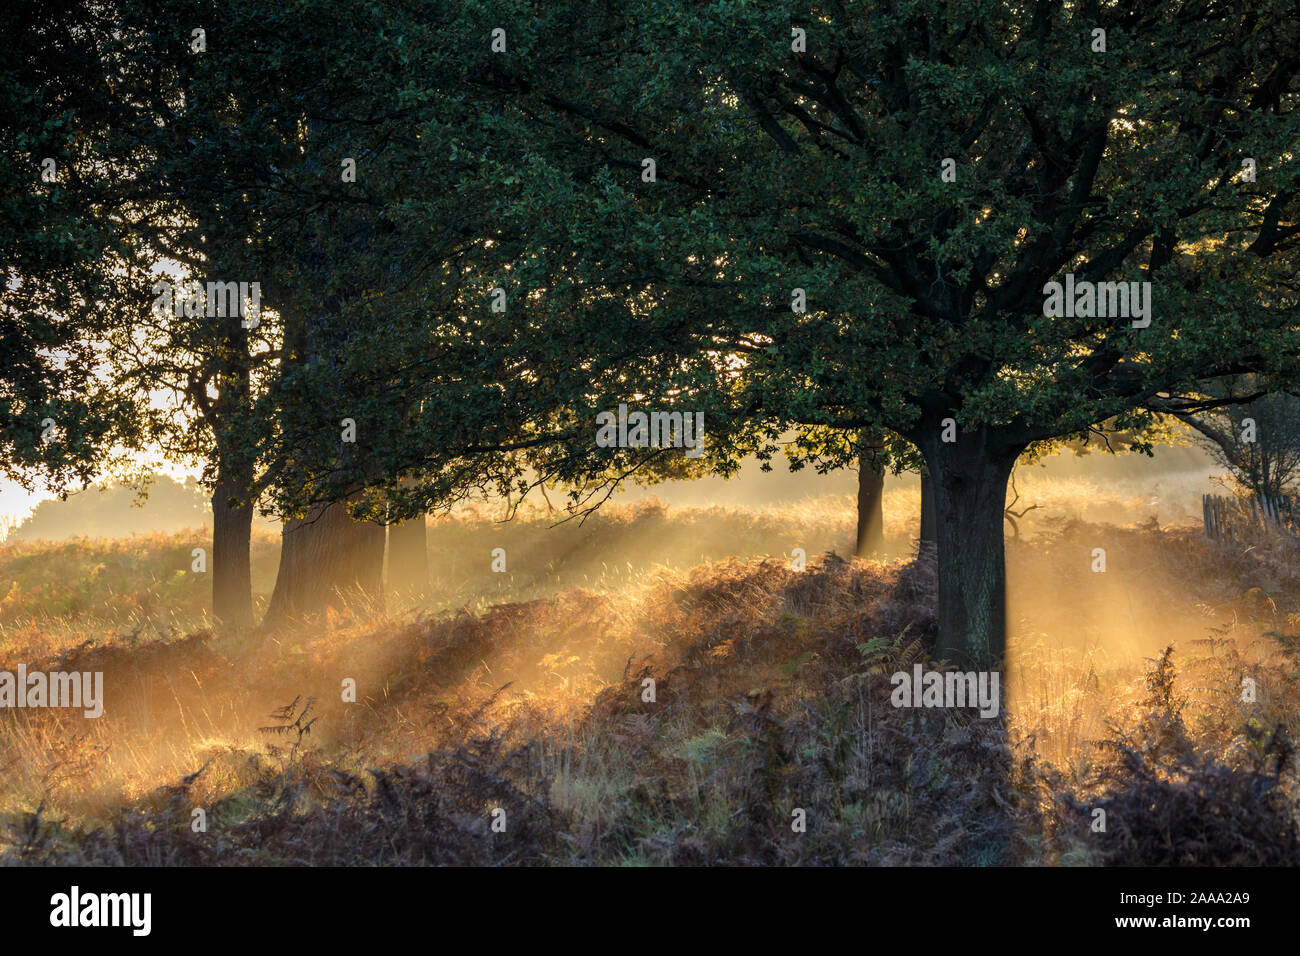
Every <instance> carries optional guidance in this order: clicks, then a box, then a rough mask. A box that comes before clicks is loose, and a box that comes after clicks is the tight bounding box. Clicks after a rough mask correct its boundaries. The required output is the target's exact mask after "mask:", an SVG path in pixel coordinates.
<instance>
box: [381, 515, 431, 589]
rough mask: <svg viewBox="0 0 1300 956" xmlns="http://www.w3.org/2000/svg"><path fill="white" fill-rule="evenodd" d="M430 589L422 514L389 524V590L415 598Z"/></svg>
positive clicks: (427, 551)
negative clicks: (408, 519)
mask: <svg viewBox="0 0 1300 956" xmlns="http://www.w3.org/2000/svg"><path fill="white" fill-rule="evenodd" d="M428 590H429V546H428V541H427V538H426V532H425V525H424V515H420V516H419V517H417V518H413V519H411V520H410V521H399V522H397V523H395V524H391V525H389V526H388V593H389V594H391V595H395V596H396V595H401V597H402V598H404V599H407V600H414V601H418V600H420V599H422V598H423V597H424V596H425V594H426V593H427V592H428Z"/></svg>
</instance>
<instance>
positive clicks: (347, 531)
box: [264, 502, 384, 625]
mask: <svg viewBox="0 0 1300 956" xmlns="http://www.w3.org/2000/svg"><path fill="white" fill-rule="evenodd" d="M383 563H384V528H383V526H382V525H379V524H375V523H374V522H370V521H356V520H354V519H353V518H352V517H351V516H350V515H348V513H347V503H346V502H334V503H331V504H328V505H323V506H318V507H316V508H314V509H312V511H311V513H310V514H308V516H307V517H306V518H292V519H290V520H289V521H288V522H286V523H285V525H284V528H283V530H282V531H281V548H280V568H279V571H278V572H277V573H276V577H275V591H274V593H272V595H271V603H270V606H269V607H268V608H267V610H266V618H265V621H264V623H265V624H268V625H276V624H280V623H282V622H284V621H286V620H290V619H294V618H301V617H304V616H307V615H311V614H318V613H320V612H321V611H324V610H325V609H326V608H330V607H334V608H337V607H342V606H343V605H344V604H345V603H354V602H358V601H360V602H365V603H369V604H371V605H372V606H382V602H383V581H382V576H383Z"/></svg>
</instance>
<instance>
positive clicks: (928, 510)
mask: <svg viewBox="0 0 1300 956" xmlns="http://www.w3.org/2000/svg"><path fill="white" fill-rule="evenodd" d="M936 534H937V532H936V531H935V518H934V479H933V478H931V477H930V476H929V475H922V476H921V537H920V550H922V551H924V550H925V549H927V548H928V549H929V550H931V551H933V550H934V549H935V547H937V541H936Z"/></svg>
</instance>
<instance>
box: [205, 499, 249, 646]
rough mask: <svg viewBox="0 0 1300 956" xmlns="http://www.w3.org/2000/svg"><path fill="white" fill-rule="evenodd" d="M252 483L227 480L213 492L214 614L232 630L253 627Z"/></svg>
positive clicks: (219, 621)
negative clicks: (250, 493) (250, 497)
mask: <svg viewBox="0 0 1300 956" xmlns="http://www.w3.org/2000/svg"><path fill="white" fill-rule="evenodd" d="M251 483H252V481H251V476H247V477H243V476H241V477H239V478H232V477H229V476H227V477H224V478H222V479H220V480H218V481H217V485H216V488H215V489H213V492H212V566H211V568H210V570H211V572H212V614H213V616H214V617H215V618H216V619H217V622H218V623H219V624H222V625H225V626H230V627H251V626H252V624H253V575H252V569H251V566H250V558H249V549H250V548H251V546H252V537H253V503H252V501H250V500H248V489H249V485H250V484H251Z"/></svg>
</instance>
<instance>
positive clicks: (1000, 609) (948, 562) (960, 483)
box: [922, 429, 1023, 670]
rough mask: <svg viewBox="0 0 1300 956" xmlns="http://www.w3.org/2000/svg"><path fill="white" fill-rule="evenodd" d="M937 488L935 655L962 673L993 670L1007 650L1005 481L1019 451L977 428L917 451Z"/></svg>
mask: <svg viewBox="0 0 1300 956" xmlns="http://www.w3.org/2000/svg"><path fill="white" fill-rule="evenodd" d="M922 450H923V451H924V453H925V458H926V464H927V465H928V467H929V470H930V476H931V478H932V479H933V483H934V504H935V518H936V522H935V524H936V527H935V532H936V543H937V545H938V572H939V608H938V611H939V641H938V646H937V648H936V650H935V656H936V657H938V658H940V659H944V660H947V661H950V662H951V663H953V664H955V665H957V666H958V667H961V668H963V669H974V670H995V669H998V668H1000V667H1001V665H1002V659H1003V655H1004V653H1005V651H1006V616H1007V592H1006V580H1007V575H1006V555H1005V551H1004V543H1003V520H1004V519H1003V515H1004V511H1005V509H1006V501H1007V479H1008V478H1009V477H1010V475H1011V469H1012V468H1013V467H1014V465H1015V462H1016V458H1017V456H1018V455H1019V454H1020V452H1021V451H1023V448H1021V447H1012V446H1009V445H1007V444H1005V443H1003V442H1000V441H998V439H997V436H996V434H995V433H994V434H991V433H990V432H989V431H988V430H986V429H980V430H977V431H973V432H970V433H968V434H965V435H962V436H960V437H959V438H958V440H957V441H956V442H950V443H945V442H942V441H940V440H939V439H938V438H937V437H935V438H933V440H931V441H929V442H927V444H926V445H925V446H923V449H922Z"/></svg>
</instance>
